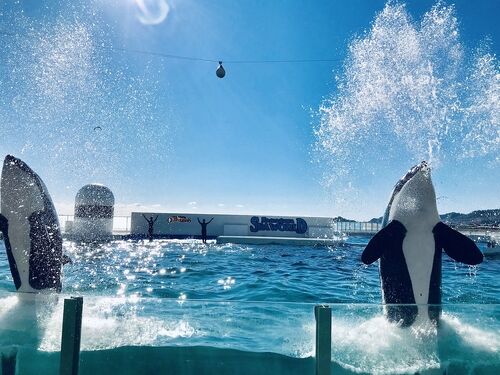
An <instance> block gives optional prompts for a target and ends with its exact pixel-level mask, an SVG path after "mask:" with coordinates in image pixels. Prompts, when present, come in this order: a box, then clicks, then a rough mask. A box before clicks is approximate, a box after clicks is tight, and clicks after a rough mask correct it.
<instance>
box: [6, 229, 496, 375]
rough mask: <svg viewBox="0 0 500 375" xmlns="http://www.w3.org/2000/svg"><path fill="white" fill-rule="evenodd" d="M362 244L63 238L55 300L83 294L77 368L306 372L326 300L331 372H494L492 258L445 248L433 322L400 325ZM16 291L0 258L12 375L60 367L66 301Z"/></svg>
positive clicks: (90, 370) (102, 370) (352, 240)
mask: <svg viewBox="0 0 500 375" xmlns="http://www.w3.org/2000/svg"><path fill="white" fill-rule="evenodd" d="M368 240H369V237H363V236H359V237H350V238H348V239H347V240H346V241H345V242H339V243H338V244H337V245H336V246H331V247H293V246H279V245H268V246H251V245H244V246H243V245H216V244H215V243H210V244H208V246H204V245H202V244H201V243H200V242H199V241H195V240H182V241H171V240H169V241H167V240H158V241H153V242H151V243H149V242H141V241H139V242H138V241H116V242H111V243H108V244H102V245H79V244H75V243H72V242H65V243H64V247H65V249H66V252H67V253H68V254H69V255H70V257H71V258H72V259H73V264H71V265H66V266H65V268H64V283H63V285H64V286H63V293H62V296H67V295H83V296H84V317H83V326H82V344H81V348H82V362H81V371H82V373H83V374H86V373H89V374H90V373H92V374H93V375H95V374H101V373H102V374H104V373H109V371H118V372H120V373H123V374H129V373H130V374H137V373H155V371H160V373H161V372H162V371H164V372H166V371H173V370H172V369H176V370H175V371H177V372H174V373H187V374H205V373H206V374H211V373H214V374H215V373H217V374H224V373H228V374H230V373H242V374H247V373H248V374H267V373H269V374H279V373H287V374H294V373H296V374H304V373H313V372H314V361H313V360H312V359H311V357H312V356H313V355H314V335H315V323H314V314H313V308H314V305H315V304H318V303H328V304H330V305H331V306H332V315H333V316H332V326H333V330H332V360H333V366H334V370H335V371H336V372H335V373H377V374H385V373H415V372H420V373H433V371H438V369H439V371H444V370H448V372H449V373H455V372H457V371H458V373H474V374H476V373H477V374H482V373H486V374H490V373H491V374H494V373H497V371H498V370H499V369H500V360H499V359H498V358H499V355H498V354H499V352H500V335H499V333H500V301H499V298H500V297H499V295H498V281H497V278H498V274H499V271H500V263H499V262H498V259H489V258H486V259H485V261H484V262H483V263H482V264H481V265H479V266H477V267H469V266H465V265H461V264H457V263H455V262H453V261H452V260H450V259H447V258H446V256H445V257H444V261H443V304H444V306H443V311H444V313H443V318H442V320H441V326H440V328H439V330H436V329H435V328H434V327H420V328H418V329H415V330H408V329H400V328H398V327H396V326H394V325H391V324H389V323H387V322H386V321H385V319H384V318H383V308H382V306H380V300H381V296H380V288H379V281H378V269H377V267H376V266H375V265H372V266H368V267H367V266H364V265H362V264H361V262H360V260H359V256H360V254H361V251H362V250H363V247H364V245H365V244H366V243H367V241H368ZM1 246H2V247H1V248H0V254H5V250H4V248H3V244H2V245H1ZM480 246H483V245H481V244H480ZM12 292H13V283H12V280H11V276H10V271H9V269H8V265H7V259H6V256H5V255H1V256H0V298H1V301H2V303H1V304H0V332H1V335H0V348H2V351H3V352H4V353H5V352H9V350H10V351H11V350H14V349H13V348H15V350H17V371H18V373H19V374H38V373H57V368H58V351H59V349H60V336H61V321H62V303H63V302H62V298H61V297H59V298H58V297H57V296H43V297H36V298H35V299H33V298H30V297H29V296H20V297H19V296H17V295H16V294H15V293H12ZM41 369H43V371H42V372H40V371H41ZM154 369H156V370H154ZM168 369H170V370H168ZM208 369H211V370H208Z"/></svg>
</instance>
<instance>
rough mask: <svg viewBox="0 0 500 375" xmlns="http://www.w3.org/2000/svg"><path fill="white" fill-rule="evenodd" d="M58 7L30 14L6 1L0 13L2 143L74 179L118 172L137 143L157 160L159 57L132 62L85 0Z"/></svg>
mask: <svg viewBox="0 0 500 375" xmlns="http://www.w3.org/2000/svg"><path fill="white" fill-rule="evenodd" d="M63 13H64V17H63V16H62V15H56V16H46V17H42V18H37V19H36V21H35V20H34V19H31V18H29V17H27V16H24V15H22V14H20V12H19V10H18V9H16V8H14V10H10V13H9V12H6V14H5V17H4V18H3V20H2V22H0V30H13V33H7V34H5V35H2V36H1V37H0V46H1V48H2V51H3V52H4V53H3V56H2V59H1V61H0V98H1V99H0V121H1V123H2V129H1V133H0V135H1V140H0V146H2V149H6V150H5V151H6V152H11V153H15V154H18V155H19V154H20V156H23V155H24V156H23V157H24V158H27V159H29V158H30V157H32V158H37V157H38V156H39V155H41V154H43V155H44V158H46V160H44V163H45V162H47V164H48V165H52V166H56V167H55V168H50V169H49V170H48V171H47V173H45V174H44V176H45V178H46V179H47V180H49V181H50V180H56V181H57V180H58V181H69V182H68V184H69V185H71V184H74V185H75V186H76V187H77V186H80V185H81V183H82V181H86V182H88V181H89V178H90V180H91V181H93V180H98V179H103V178H104V179H105V180H109V179H112V178H114V179H116V178H117V177H118V178H119V179H121V180H123V177H125V176H127V175H130V174H133V173H134V170H135V169H130V168H129V163H131V162H133V161H134V160H138V159H140V158H142V156H143V155H144V154H145V153H147V154H148V155H150V156H151V157H152V158H153V159H154V160H156V161H158V162H162V161H165V157H166V155H167V154H168V150H169V149H170V148H171V145H170V144H169V139H170V137H169V130H170V129H169V126H168V124H166V123H165V122H166V121H167V120H165V119H166V118H167V117H168V113H167V112H168V111H167V110H165V108H163V107H162V105H163V104H162V103H160V101H159V95H158V92H159V89H160V84H159V82H158V80H157V77H158V76H159V74H161V70H162V67H160V66H158V65H155V64H154V62H152V61H141V64H142V65H141V70H142V71H140V70H138V69H132V65H131V63H130V62H129V60H128V56H123V54H122V53H120V52H119V51H117V50H115V49H114V47H113V43H112V38H113V37H115V35H114V31H113V26H112V25H109V24H106V23H105V22H104V21H102V20H100V19H99V18H98V17H97V16H96V15H95V14H94V13H93V8H92V5H89V6H88V7H86V6H85V5H82V6H81V7H80V6H78V7H76V6H75V9H72V10H67V9H65V11H64V12H63ZM89 20H91V21H89ZM96 129H98V130H96ZM47 174H49V176H47Z"/></svg>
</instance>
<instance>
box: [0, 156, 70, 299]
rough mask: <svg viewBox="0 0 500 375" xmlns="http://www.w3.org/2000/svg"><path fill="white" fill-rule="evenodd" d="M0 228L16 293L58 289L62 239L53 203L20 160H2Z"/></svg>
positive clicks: (11, 158)
mask: <svg viewBox="0 0 500 375" xmlns="http://www.w3.org/2000/svg"><path fill="white" fill-rule="evenodd" d="M0 188H1V199H0V200H1V202H0V206H1V213H2V214H1V215H0V229H1V231H2V233H3V237H4V242H5V248H6V250H7V258H8V261H9V266H10V271H11V273H12V278H13V280H14V285H15V287H16V290H17V291H18V292H29V293H39V292H44V291H47V292H50V291H56V292H59V291H60V290H61V276H62V270H61V269H62V265H63V263H64V262H65V261H66V260H67V257H65V256H63V252H62V236H61V231H60V228H59V220H58V217H57V213H56V210H55V208H54V204H53V203H52V199H51V198H50V195H49V192H48V191H47V188H46V187H45V184H44V183H43V181H42V179H41V178H40V177H39V176H38V175H37V174H36V173H35V172H33V170H32V169H31V168H30V167H28V165H26V163H24V162H23V161H21V160H20V159H17V158H15V157H13V156H11V155H7V156H6V157H5V160H4V163H3V169H2V178H1V187H0Z"/></svg>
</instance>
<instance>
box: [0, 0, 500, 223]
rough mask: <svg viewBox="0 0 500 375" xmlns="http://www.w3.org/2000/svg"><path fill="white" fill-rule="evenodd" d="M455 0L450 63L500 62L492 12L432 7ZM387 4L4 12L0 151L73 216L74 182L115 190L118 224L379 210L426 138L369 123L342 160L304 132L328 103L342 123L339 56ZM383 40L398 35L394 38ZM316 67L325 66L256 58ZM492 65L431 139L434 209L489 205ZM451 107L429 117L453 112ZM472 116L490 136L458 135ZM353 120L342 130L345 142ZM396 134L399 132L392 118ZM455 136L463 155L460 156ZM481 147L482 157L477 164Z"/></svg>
mask: <svg viewBox="0 0 500 375" xmlns="http://www.w3.org/2000/svg"><path fill="white" fill-rule="evenodd" d="M397 4H405V5H404V12H405V14H406V15H407V16H408V17H410V23H413V24H414V25H418V24H419V23H420V22H421V19H422V17H423V16H424V14H426V13H428V12H429V11H430V10H431V8H432V7H433V6H434V5H435V2H432V1H408V2H405V3H391V5H390V6H392V7H397ZM448 4H454V10H453V12H452V14H453V15H454V16H456V18H457V20H458V24H457V26H456V27H457V30H458V31H459V34H458V36H457V37H456V40H458V41H459V43H460V46H461V48H462V52H463V57H461V60H457V61H458V62H459V63H460V62H462V61H465V62H467V64H469V63H470V65H471V66H473V64H472V62H470V61H472V60H473V57H474V56H477V55H481V56H484V55H488V54H489V56H493V55H495V54H498V51H499V47H500V46H499V43H500V35H499V34H500V30H499V26H498V22H497V15H498V14H499V10H500V9H499V7H500V6H499V3H498V2H497V1H493V0H491V1H475V2H470V1H457V2H453V3H442V4H441V5H440V7H446V6H447V5H448ZM385 6H386V4H385V2H383V1H347V0H346V1H314V2H307V1H296V0H291V1H229V0H228V1H189V0H183V1H174V0H166V1H165V0H161V1H160V0H158V1H152V0H148V1H146V0H145V1H140V0H136V1H132V0H128V1H125V0H121V1H118V0H115V1H111V0H108V1H104V0H103V1H90V2H88V1H83V2H81V3H79V2H59V1H57V2H56V1H35V0H32V1H20V2H12V3H10V2H7V3H2V4H1V5H0V12H1V13H2V17H1V21H0V31H2V32H3V35H0V45H3V48H2V50H4V51H6V52H5V53H4V54H3V56H2V57H1V58H0V94H2V99H0V122H1V123H2V128H0V154H2V155H3V154H6V153H12V154H14V155H15V156H18V157H20V158H22V159H23V160H25V161H26V162H27V163H28V164H29V165H31V166H32V167H33V168H34V169H35V170H36V171H37V172H38V174H39V175H40V176H41V177H42V178H43V179H44V181H45V183H46V185H47V186H48V188H49V190H50V192H51V194H52V196H53V199H54V201H55V203H56V206H57V207H58V210H59V213H60V214H72V209H73V208H72V205H73V201H74V196H75V194H76V192H77V190H78V189H79V187H81V186H82V185H84V184H86V183H89V182H101V183H104V184H105V185H107V186H109V187H110V188H111V189H112V190H113V192H114V193H115V197H116V201H117V212H118V213H120V214H123V213H127V212H129V211H130V210H155V211H191V212H193V211H198V212H199V211H201V212H212V213H218V212H220V213H224V212H227V213H255V214H259V213H261V214H274V215H287V214H291V215H310V216H337V215H342V216H345V217H352V218H356V219H359V220H365V219H370V218H371V217H374V216H380V215H381V214H382V212H383V210H384V208H385V205H386V203H387V199H388V196H389V194H390V192H391V189H392V187H393V185H394V184H395V183H396V181H397V179H398V178H399V177H400V176H402V175H403V174H404V173H405V171H406V170H407V169H409V168H410V167H411V166H412V165H413V164H415V163H417V162H419V161H420V159H421V158H429V157H430V156H431V155H428V154H427V153H426V151H425V150H424V151H422V150H421V149H418V150H416V149H413V147H412V142H411V139H412V136H415V137H420V143H422V144H427V143H428V141H429V140H427V139H426V137H428V136H429V134H430V133H432V131H430V130H429V129H428V128H426V129H425V131H424V130H422V131H417V132H416V133H415V134H414V135H412V134H413V133H411V132H410V130H411V126H410V128H409V129H408V134H406V135H403V136H402V137H399V138H396V136H395V135H394V134H395V133H394V132H392V130H391V132H392V133H390V134H389V135H381V133H383V131H381V132H380V133H377V132H375V130H377V129H378V128H365V130H364V131H362V132H359V130H358V133H355V132H354V130H353V131H352V134H353V137H351V138H350V140H349V141H348V142H346V143H345V144H341V143H339V144H337V146H339V145H340V146H341V147H340V151H339V152H340V153H341V154H342V155H341V156H343V157H344V158H338V157H337V155H336V154H335V153H332V152H329V151H325V150H324V149H322V146H321V142H319V143H318V141H319V140H322V141H325V137H328V134H327V135H326V136H323V138H321V139H320V138H318V136H317V135H315V129H316V130H318V129H319V127H320V123H321V121H322V117H321V116H322V114H321V112H320V110H319V108H320V107H321V106H322V105H326V104H325V103H326V102H325V101H328V100H329V99H330V101H331V103H333V104H332V108H333V109H334V111H335V110H337V108H338V107H339V106H340V104H341V103H346V102H347V103H348V102H349V101H352V100H353V97H352V92H353V90H351V91H349V90H350V89H342V88H341V87H340V86H341V84H342V83H344V86H345V87H351V88H352V87H354V91H356V90H357V88H359V86H356V85H362V84H365V85H366V83H359V79H360V75H359V73H356V74H357V75H355V76H351V77H350V78H349V72H352V71H355V67H356V61H358V60H356V57H355V56H354V57H353V55H352V54H350V52H349V51H350V46H351V47H353V46H354V45H355V44H356V40H358V41H363V40H364V39H366V40H368V39H369V38H371V37H373V38H375V36H374V34H373V35H372V34H370V33H373V27H374V22H375V20H376V18H377V17H378V15H380V13H381V12H382V11H383V10H384V7H385ZM141 7H142V8H141ZM141 9H142V10H141ZM167 9H168V11H167ZM448 18H450V17H448ZM393 27H396V29H397V27H399V26H394V25H393ZM415 27H416V29H417V31H418V32H419V33H417V35H419V37H422V35H423V33H424V32H423V31H421V32H420V31H419V30H420V29H419V26H415ZM389 29H390V28H389ZM383 30H385V29H383ZM428 33H429V32H427V34H428ZM427 34H426V35H427ZM426 35H423V36H424V37H425V36H426ZM427 36H428V35H427ZM382 38H387V39H388V40H389V41H390V40H391V39H390V38H397V36H394V35H392V34H390V30H389V31H387V36H382ZM445 48H448V46H445ZM449 48H450V49H451V48H452V47H449ZM478 48H479V49H480V51H479V52H477V49H478ZM138 51H143V52H145V51H149V52H154V53H158V54H164V55H176V56H185V57H192V58H202V59H208V60H215V61H217V60H219V59H220V60H222V61H224V63H223V64H224V67H225V69H226V72H227V75H226V77H225V78H224V79H218V78H217V77H216V76H215V69H216V68H217V63H215V62H209V61H199V60H184V59H175V58H166V57H161V56H157V55H154V54H146V53H140V52H138ZM351 51H352V48H351ZM370 58H371V57H370ZM318 59H324V60H329V61H322V62H312V61H309V62H300V63H299V62H295V63H291V62H290V63H270V62H268V63H264V62H263V61H268V60H318ZM231 61H234V62H233V63H232V62H231ZM237 61H240V63H238V62H237ZM241 61H243V62H244V63H241ZM251 61H254V63H251ZM255 61H256V62H255ZM368 62H370V60H368ZM489 64H490V65H491V66H493V72H491V69H490V71H489V74H490V76H492V77H493V78H492V79H489V80H488V79H487V78H484V77H483V78H481V77H480V78H479V81H478V82H479V83H478V84H477V86H478V87H479V86H481V87H482V86H485V85H486V86H488V85H489V86H488V87H489V90H490V91H488V92H489V93H491V92H492V93H491V98H492V99H491V100H490V102H489V104H488V105H489V107H488V109H487V113H483V112H481V113H480V114H477V111H476V112H474V113H473V114H469V112H470V111H469V112H467V113H468V114H467V116H465V115H463V114H459V115H456V117H460V121H463V124H462V125H461V128H460V129H461V130H460V131H456V132H453V131H450V132H448V130H446V131H445V132H444V133H443V134H439V135H436V137H437V139H438V140H439V146H440V150H441V151H440V154H439V156H438V157H436V163H435V165H436V168H435V171H434V181H435V186H436V190H437V195H438V197H439V200H438V204H439V208H440V210H441V211H442V212H448V211H462V212H469V211H472V210H474V209H484V208H498V207H500V198H499V196H500V194H499V188H498V182H499V181H500V172H499V166H500V164H499V161H498V159H499V157H500V156H499V154H498V153H499V148H498V147H499V146H498V144H499V142H500V140H498V138H497V139H495V138H494V135H495V134H497V137H498V121H499V119H498V117H499V112H498V95H497V96H496V102H495V94H494V93H495V92H498V91H495V89H496V90H498V78H495V77H496V76H495V71H496V74H497V75H498V61H497V60H496V58H493V60H492V61H490V62H489ZM418 66H420V65H418ZM435 69H436V70H437V69H438V67H436V68H435ZM443 69H445V68H443ZM445 70H446V69H445ZM471 71H472V72H473V71H474V68H470V69H469V70H468V72H469V73H470V72H471ZM485 71H486V72H487V73H488V70H487V69H485ZM395 74H396V73H395ZM467 74H468V73H467V72H465V71H464V72H462V73H458V75H456V76H455V78H450V80H451V81H453V79H456V80H457V81H460V82H458V83H459V84H463V85H465V86H467V85H469V82H471V80H470V79H469V78H470V77H469V78H467V77H465V76H464V77H462V75H467ZM353 77H354V78H353ZM436 77H438V78H439V77H441V78H443V77H444V76H440V75H439V73H436ZM460 77H462V78H460ZM361 79H362V77H361ZM443 79H448V78H446V77H444V78H443ZM462 79H463V80H462ZM446 87H448V86H446ZM461 91H463V92H465V93H467V92H468V91H471V92H472V90H469V88H468V87H465V88H462V89H461ZM438 94H439V93H438ZM471 95H472V94H471ZM466 96H467V97H466V98H465V99H464V103H465V102H466V101H467V100H468V99H467V98H468V97H469V96H470V95H469V94H467V95H466ZM479 96H480V95H479ZM447 100H449V101H448V102H447V101H444V102H443V103H444V104H443V106H441V107H439V111H441V112H442V111H443V108H444V109H446V108H447V107H446V106H447V105H448V104H447V103H452V102H453V101H452V100H451V99H449V98H448V99H447ZM369 102H370V103H372V101H371V100H370V101H367V103H366V105H371V104H370V103H369ZM372 104H373V103H372ZM349 105H351V104H349V103H348V105H347V107H345V108H351V107H349ZM361 105H362V107H365V103H361ZM402 105H403V106H404V105H406V104H404V103H403V104H402ZM451 106H452V104H450V107H451ZM483 107H484V106H483ZM395 108H396V111H398V107H397V106H396V107H395ZM425 108H427V107H425ZM432 108H434V107H432ZM382 111H383V110H382ZM402 112H404V110H403V111H402ZM343 113H344V115H346V113H348V110H347V109H346V110H344V112H343ZM409 113H410V114H409V117H405V118H404V120H407V119H408V118H409V119H410V121H411V120H412V116H413V114H414V113H415V112H409ZM471 113H472V112H471ZM424 114H425V113H424ZM474 116H476V117H474ZM478 116H479V117H478ZM382 117H383V116H382ZM452 117H453V116H452ZM477 118H480V119H481V121H483V120H484V121H485V122H484V123H485V124H490V125H489V126H490V127H489V128H485V127H484V126H483V127H481V126H479V125H477V126H476V125H474V126H476V127H475V128H473V129H472V131H471V130H470V129H469V128H467V126H469V125H468V124H469V123H470V124H472V122H474V124H476V123H478V121H476V120H477ZM485 119H486V120H485ZM323 121H326V120H325V118H324V117H323ZM349 121H351V122H355V118H354V117H352V118H350V119H349ZM349 121H346V122H345V124H347V125H345V127H343V128H342V132H344V133H345V134H349V133H350V132H351V129H350V127H349V126H348V124H349V123H350V122H349ZM398 121H400V120H398ZM450 121H458V120H456V119H452V120H450ZM481 121H479V122H481ZM382 123H383V120H382ZM381 126H382V128H383V126H386V125H381ZM387 126H389V125H387ZM390 126H393V127H394V128H396V127H397V126H398V123H397V121H396V122H395V123H394V124H392V125H390ZM471 126H472V125H471ZM485 126H486V125H485ZM366 129H368V131H366ZM418 129H420V128H418V127H417V130H418ZM422 129H423V128H422ZM464 129H465V130H464ZM495 131H496V133H495ZM371 132H373V134H370V135H369V136H367V134H369V133H371ZM399 132H400V133H401V130H399ZM403 132H404V130H403ZM429 132H430V133H429ZM332 134H333V133H332ZM491 134H493V138H492V137H491ZM358 135H359V137H358ZM472 135H474V136H472ZM333 137H335V135H333ZM363 137H365V138H363ZM377 137H378V138H377ZM391 137H395V138H394V142H393V139H392V138H391ZM354 138H356V139H359V142H358V141H355V140H353V139H354ZM463 138H467V142H468V143H463V144H462V143H461V142H462V139H463ZM327 140H328V139H327ZM337 141H338V139H337ZM338 142H340V141H338ZM327 143H328V142H327ZM416 143H418V142H416ZM458 143H460V145H459V146H456V145H457V144H458ZM318 144H319V145H320V146H319V148H318V147H315V145H316V146H317V145H318ZM391 145H394V150H392V146H391ZM467 147H468V149H467V150H466V148H467ZM481 147H484V148H485V150H483V152H474V150H476V149H479V148H481ZM337 149H338V147H337ZM457 150H458V151H457ZM466 151H467V152H466ZM428 153H431V152H428ZM432 153H433V155H434V154H435V152H434V151H433V152H432ZM459 153H461V154H467V155H468V156H466V157H464V156H463V155H462V156H460V155H458V154H459ZM378 155H380V158H379V156H378ZM384 155H385V156H384ZM432 157H434V156H432ZM339 165H340V166H343V167H344V169H342V168H339ZM340 169H342V171H343V174H342V175H341V176H340V175H338V173H336V171H337V170H340ZM325 181H329V182H330V183H329V184H328V183H326V182H325Z"/></svg>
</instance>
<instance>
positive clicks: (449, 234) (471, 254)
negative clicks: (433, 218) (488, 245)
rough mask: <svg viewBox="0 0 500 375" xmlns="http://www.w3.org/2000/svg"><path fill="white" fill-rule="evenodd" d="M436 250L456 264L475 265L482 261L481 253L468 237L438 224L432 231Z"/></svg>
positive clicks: (442, 224)
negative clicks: (439, 250) (436, 246)
mask: <svg viewBox="0 0 500 375" xmlns="http://www.w3.org/2000/svg"><path fill="white" fill-rule="evenodd" d="M432 232H433V233H434V238H435V239H436V244H437V245H438V248H441V249H443V250H444V251H445V252H446V254H448V256H450V257H451V258H452V259H454V260H456V261H457V262H461V263H465V264H470V265H475V264H479V263H481V262H482V261H483V253H482V252H481V250H479V248H478V247H477V245H476V244H475V243H474V241H472V240H471V239H470V238H469V237H467V236H465V235H463V234H462V233H460V232H458V231H456V230H454V229H452V228H450V227H449V226H448V225H446V224H444V223H442V222H439V223H437V224H436V225H435V226H434V229H433V230H432Z"/></svg>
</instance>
